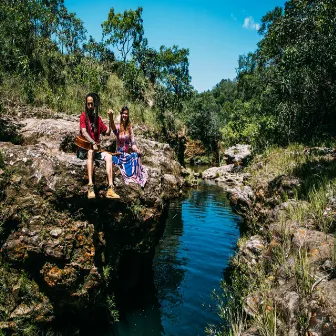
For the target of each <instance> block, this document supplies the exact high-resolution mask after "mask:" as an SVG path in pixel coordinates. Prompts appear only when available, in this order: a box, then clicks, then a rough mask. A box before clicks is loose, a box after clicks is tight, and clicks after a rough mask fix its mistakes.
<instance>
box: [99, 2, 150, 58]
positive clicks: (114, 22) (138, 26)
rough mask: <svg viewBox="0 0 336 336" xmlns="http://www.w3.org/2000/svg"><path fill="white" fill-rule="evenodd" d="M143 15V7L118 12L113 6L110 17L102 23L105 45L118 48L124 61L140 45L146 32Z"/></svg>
mask: <svg viewBox="0 0 336 336" xmlns="http://www.w3.org/2000/svg"><path fill="white" fill-rule="evenodd" d="M141 15H142V7H138V8H137V9H136V10H132V9H130V10H125V11H124V13H123V14H121V13H118V14H116V13H115V11H114V8H111V9H110V12H109V14H108V19H107V20H106V21H104V22H103V23H102V28H103V39H104V42H105V45H106V46H112V47H114V48H116V49H117V51H118V52H119V53H120V55H121V60H122V61H123V62H126V60H127V57H128V56H129V55H131V54H132V52H133V51H135V50H136V49H138V48H139V47H140V44H141V41H142V38H143V34H144V29H143V25H142V23H143V20H142V17H141Z"/></svg>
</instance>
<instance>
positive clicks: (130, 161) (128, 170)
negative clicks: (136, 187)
mask: <svg viewBox="0 0 336 336" xmlns="http://www.w3.org/2000/svg"><path fill="white" fill-rule="evenodd" d="M115 126H116V130H115V131H113V133H114V135H115V136H116V138H117V151H118V152H121V153H122V154H121V155H120V156H112V162H113V164H114V165H115V166H118V167H119V169H120V172H121V175H122V176H123V178H124V181H125V183H126V184H129V183H130V182H134V183H138V184H140V185H141V187H144V186H145V184H146V181H147V178H148V173H147V169H146V168H145V167H144V166H143V165H142V164H141V160H140V157H139V155H138V153H136V152H132V153H130V154H129V153H128V152H129V150H130V148H132V146H133V145H135V139H134V133H133V130H132V126H131V127H130V128H129V131H130V132H129V133H128V132H127V133H126V132H124V131H122V132H120V124H115Z"/></svg>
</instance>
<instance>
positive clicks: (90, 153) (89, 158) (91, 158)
mask: <svg viewBox="0 0 336 336" xmlns="http://www.w3.org/2000/svg"><path fill="white" fill-rule="evenodd" d="M88 160H90V161H92V160H93V150H92V149H90V150H88Z"/></svg>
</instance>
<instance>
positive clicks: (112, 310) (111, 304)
mask: <svg viewBox="0 0 336 336" xmlns="http://www.w3.org/2000/svg"><path fill="white" fill-rule="evenodd" d="M106 304H107V309H108V311H109V314H110V318H111V322H118V321H119V312H118V310H117V309H116V303H115V297H114V295H107V297H106Z"/></svg>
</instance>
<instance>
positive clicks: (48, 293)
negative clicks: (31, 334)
mask: <svg viewBox="0 0 336 336" xmlns="http://www.w3.org/2000/svg"><path fill="white" fill-rule="evenodd" d="M9 112H10V113H11V114H9V113H8V114H5V115H2V116H1V119H2V126H3V134H5V135H6V137H5V136H3V137H2V138H0V152H1V157H0V186H1V189H0V199H1V205H0V211H1V212H0V222H1V229H2V230H1V234H0V240H1V245H2V248H1V255H2V261H1V265H0V269H1V272H0V278H1V280H3V281H4V282H5V283H6V284H7V285H6V289H4V288H5V287H2V289H4V290H5V292H6V293H5V295H0V314H2V316H3V318H2V322H1V324H0V328H3V329H10V330H13V331H15V330H18V329H20V328H21V329H22V328H23V327H24V326H26V325H29V324H35V325H36V324H38V325H41V324H43V325H44V324H46V323H49V322H50V321H53V320H54V321H57V319H58V318H62V319H64V318H68V319H73V321H76V319H80V323H79V324H82V325H83V327H84V328H85V325H86V324H87V323H89V321H90V320H92V318H91V319H86V316H89V315H90V314H94V315H95V316H97V315H99V316H100V318H101V319H102V320H104V318H103V316H105V317H106V319H105V320H107V319H108V318H109V317H108V316H107V315H109V314H110V319H111V318H112V319H113V317H115V311H114V310H113V309H112V308H111V307H114V304H111V303H113V295H114V292H115V290H116V288H118V286H125V284H126V282H127V286H130V287H131V286H135V285H136V283H137V279H138V278H139V277H141V272H142V271H143V270H141V267H137V270H138V271H137V272H135V271H134V270H131V269H130V268H131V267H132V265H131V263H130V256H132V255H133V256H134V255H137V260H138V259H139V258H140V259H141V258H142V257H141V256H143V260H147V262H150V260H151V257H152V256H153V253H154V248H155V245H156V243H157V242H158V239H159V238H160V232H161V231H162V227H161V225H162V224H160V218H161V217H162V214H163V211H164V208H165V202H166V200H168V199H170V198H173V197H177V196H179V194H180V192H181V187H182V185H183V183H184V179H183V178H182V177H181V171H182V167H181V166H180V164H179V163H177V162H176V161H175V159H174V153H173V151H172V150H171V148H170V147H169V146H168V145H167V144H162V143H158V142H155V141H152V140H148V139H146V138H144V137H143V136H142V135H141V134H139V133H138V134H137V133H136V138H137V142H138V144H139V146H140V147H141V149H142V152H143V164H144V165H145V166H146V167H147V169H148V175H149V178H148V182H147V184H146V185H145V187H144V188H141V187H140V186H139V185H136V184H129V185H125V183H124V182H123V180H122V176H121V174H120V173H119V171H118V169H116V168H114V184H115V190H116V192H117V193H118V194H119V195H120V196H121V199H120V200H117V201H116V200H110V199H106V198H105V187H106V174H105V168H104V165H101V166H97V167H96V168H95V188H96V195H97V199H95V200H88V199H87V198H86V193H87V186H86V184H87V176H86V165H85V161H81V160H79V159H78V158H77V157H76V155H75V153H74V150H75V148H74V145H73V141H74V138H75V135H76V133H77V130H78V118H77V117H74V116H66V115H60V114H57V115H56V114H53V113H52V111H49V110H48V113H47V114H46V115H44V117H45V118H41V115H42V116H43V113H40V111H39V110H38V109H37V110H36V111H35V114H34V110H32V111H31V110H26V111H25V110H24V108H23V107H20V108H16V109H11V110H10V111H9ZM12 139H16V140H15V141H11V140H12ZM103 142H104V145H106V146H107V147H109V146H110V148H111V146H113V141H111V139H108V138H105V139H104V141H103ZM128 264H129V265H128ZM127 268H128V269H129V271H132V282H129V281H128V280H127V281H125V275H124V274H122V272H125V269H127ZM121 269H123V271H121ZM22 279H24V280H22ZM2 289H0V291H2ZM32 311H33V312H32ZM90 316H92V315H90Z"/></svg>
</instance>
